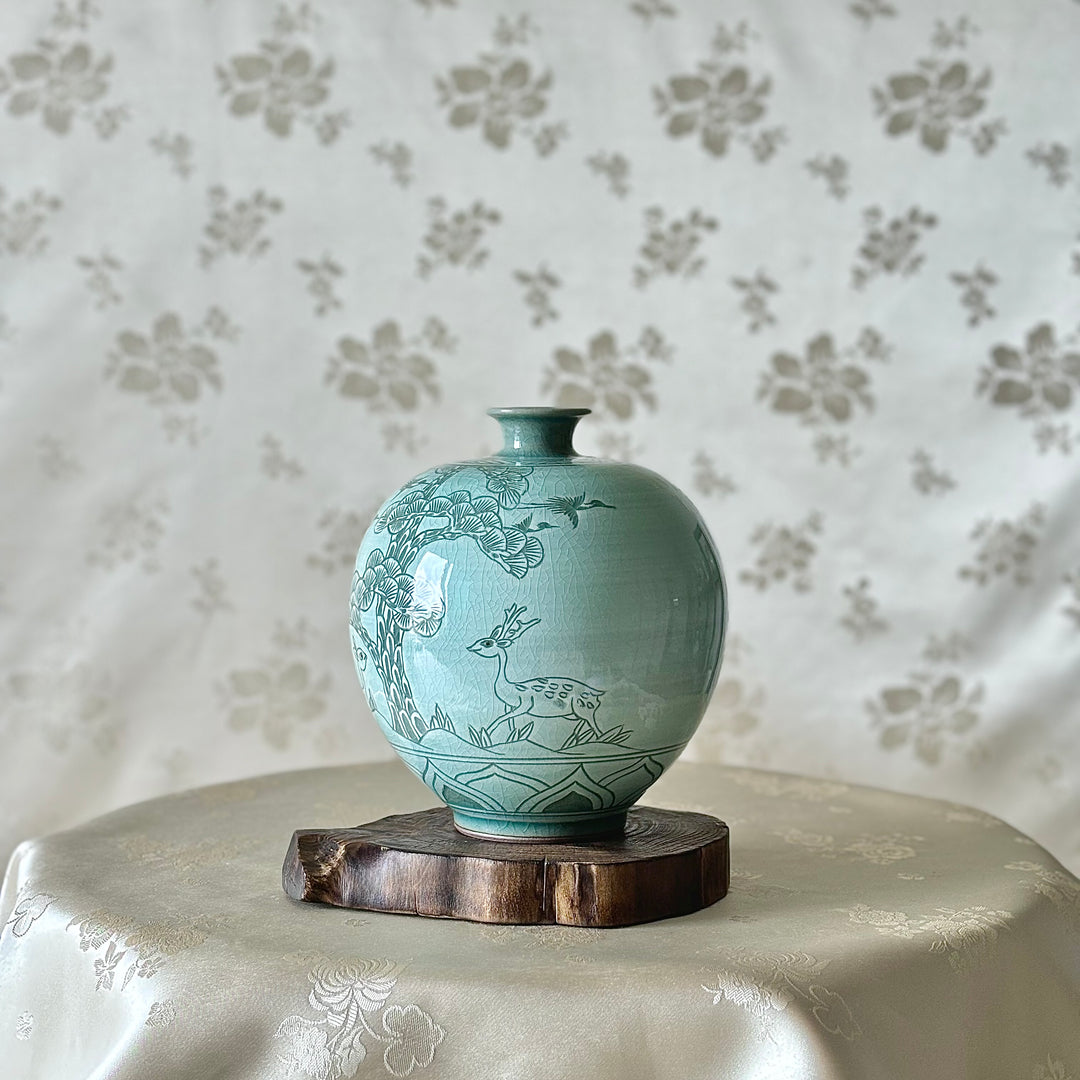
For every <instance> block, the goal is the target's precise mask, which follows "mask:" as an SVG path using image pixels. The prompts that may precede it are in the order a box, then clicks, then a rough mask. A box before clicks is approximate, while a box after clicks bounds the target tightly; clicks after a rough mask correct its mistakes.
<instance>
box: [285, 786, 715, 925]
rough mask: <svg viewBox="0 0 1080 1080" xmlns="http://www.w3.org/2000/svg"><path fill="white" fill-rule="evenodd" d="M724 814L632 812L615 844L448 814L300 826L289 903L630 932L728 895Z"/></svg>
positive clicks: (288, 870) (292, 849) (289, 864)
mask: <svg viewBox="0 0 1080 1080" xmlns="http://www.w3.org/2000/svg"><path fill="white" fill-rule="evenodd" d="M729 878H730V866H729V857H728V828H727V826H726V825H725V824H724V823H723V822H722V821H719V820H718V819H717V818H714V817H709V816H708V815H707V814H695V813H689V812H686V811H680V810H661V809H658V808H654V807H645V806H643V807H635V808H634V809H632V810H631V811H630V813H629V814H628V816H627V824H626V833H625V834H624V835H623V836H620V837H612V838H608V839H599V840H591V841H583V842H544V843H513V842H501V841H492V840H479V839H474V838H472V837H468V836H465V835H463V834H462V833H459V832H458V831H457V830H456V829H455V828H454V824H453V817H452V815H451V813H450V811H449V810H448V809H447V808H446V807H438V808H437V809H433V810H424V811H421V812H420V813H415V814H398V815H394V816H391V817H385V818H380V819H379V820H378V821H373V822H370V823H369V824H367V825H361V826H358V827H357V828H355V829H335V830H328V829H300V830H298V831H297V832H295V833H294V834H293V838H292V842H291V843H290V845H289V851H288V854H287V855H286V856H285V863H284V865H283V866H282V871H281V880H282V886H283V887H284V889H285V892H286V893H288V895H289V896H291V897H292V898H293V899H294V900H305V901H311V902H315V903H322V904H333V905H335V906H337V907H346V908H360V909H363V910H366V911H387V912H396V913H401V914H410V915H424V916H428V917H432V918H442V919H466V920H469V921H472V922H484V923H509V924H517V925H543V924H551V923H558V924H560V925H563V926H592V927H604V926H632V925H635V924H637V923H643V922H651V921H653V920H654V919H666V918H670V917H671V916H674V915H688V914H690V913H691V912H694V911H700V910H701V909H702V908H704V907H708V906H709V905H710V904H713V903H715V902H716V901H717V900H719V899H720V898H721V897H723V896H724V895H725V894H726V893H727V890H728V884H729Z"/></svg>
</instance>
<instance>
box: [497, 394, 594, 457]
mask: <svg viewBox="0 0 1080 1080" xmlns="http://www.w3.org/2000/svg"><path fill="white" fill-rule="evenodd" d="M589 411H590V410H589V409H550V408H543V407H541V406H533V407H528V408H514V409H488V416H491V417H494V418H495V419H496V420H497V421H498V422H499V426H500V427H501V428H502V433H503V448H502V449H501V450H500V451H499V456H501V457H514V458H523V457H574V456H575V455H576V453H577V451H576V450H575V449H574V428H575V427H577V422H578V421H579V420H580V419H581V418H582V417H583V416H586V415H588V413H589Z"/></svg>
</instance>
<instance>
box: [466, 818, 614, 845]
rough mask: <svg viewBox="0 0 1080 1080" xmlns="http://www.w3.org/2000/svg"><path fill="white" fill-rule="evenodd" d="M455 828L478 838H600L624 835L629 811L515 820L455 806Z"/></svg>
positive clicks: (516, 840)
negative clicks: (556, 819)
mask: <svg viewBox="0 0 1080 1080" xmlns="http://www.w3.org/2000/svg"><path fill="white" fill-rule="evenodd" d="M454 828H455V829H457V831H458V832H460V833H464V834H465V835H466V836H473V837H476V839H478V840H504V841H508V842H510V843H516V844H522V843H525V844H527V843H529V842H533V841H535V842H536V843H543V842H546V841H550V840H575V841H576V840H600V839H603V838H605V837H611V836H622V834H623V832H624V831H625V830H626V811H625V810H620V811H619V812H618V813H615V814H601V815H599V816H593V817H588V818H582V819H580V820H578V821H573V820H570V821H513V820H507V819H505V818H500V817H495V816H489V815H487V814H469V813H464V812H462V811H461V810H454Z"/></svg>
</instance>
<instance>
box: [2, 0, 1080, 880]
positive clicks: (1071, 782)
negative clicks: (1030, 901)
mask: <svg viewBox="0 0 1080 1080" xmlns="http://www.w3.org/2000/svg"><path fill="white" fill-rule="evenodd" d="M1078 48H1080V3H1078V2H1077V0H1040V2H1037V3H1029V4H1022V3H1016V2H1014V0H956V2H952V0H949V2H947V3H944V4H941V3H930V2H929V0H850V2H848V0H832V2H829V3H814V4H807V3H799V2H797V0H785V2H776V3H771V4H756V3H751V2H749V0H744V2H735V0H732V2H730V3H728V2H725V3H712V2H705V0H631V2H624V0H602V2H600V0H598V2H593V3H588V4H581V3H574V2H572V0H559V2H546V3H532V4H526V5H524V6H523V5H522V4H519V3H517V2H515V0H508V2H506V3H487V2H481V0H357V2H347V0H312V2H309V3H291V4H285V5H278V6H275V5H272V4H270V3H259V2H256V0H246V2H241V0H159V2H157V3H154V4H152V5H151V4H146V3H140V2H138V0H65V2H61V3H58V4H55V5H54V6H51V7H50V5H49V4H47V3H36V2H31V0H21V2H20V0H15V2H11V3H5V4H3V5H2V7H0V359H2V365H3V367H2V377H0V407H2V410H3V414H2V415H3V422H2V424H0V446H2V449H3V457H2V484H3V496H4V498H3V518H2V520H3V532H2V545H3V546H2V551H3V559H2V564H0V586H2V591H0V649H2V656H3V671H2V678H0V738H2V746H3V755H2V759H0V822H2V829H0V855H6V854H7V852H8V851H9V850H10V849H11V847H12V846H13V845H14V843H15V842H17V841H18V840H19V839H21V838H23V837H25V836H28V835H32V834H39V833H42V832H44V831H48V830H53V829H56V828H59V827H62V826H66V825H68V824H71V823H74V822H76V821H78V820H80V819H83V818H85V817H87V816H89V815H91V814H95V813H98V812H100V811H103V810H105V809H107V808H110V807H114V806H117V805H119V804H122V803H126V802H130V801H133V800H136V799H141V798H145V797H148V796H151V795H155V794H158V793H162V792H166V791H170V790H174V789H178V788H183V787H187V786H190V785H195V784H201V783H207V782H211V781H217V780H223V779H227V778H231V777H239V776H242V775H247V774H253V773H261V772H266V771H271V770H279V769H286V768H296V767H301V766H308V765H314V764H324V763H331V762H348V761H354V760H361V759H378V758H383V757H388V756H389V750H388V747H387V746H386V744H385V742H384V740H383V739H382V737H381V736H380V735H379V733H378V731H377V729H376V727H375V724H374V723H373V721H372V719H371V717H370V715H369V714H368V713H367V711H366V707H365V704H364V699H363V695H362V693H361V692H360V690H359V687H358V685H357V683H356V680H355V677H354V675H353V672H352V671H351V660H350V655H349V646H348V634H347V629H346V622H347V620H346V609H347V597H348V592H349V580H350V575H351V568H352V562H353V556H354V552H355V549H356V547H357V544H358V542H359V539H360V537H361V535H362V533H363V531H364V528H365V526H366V524H367V522H368V520H369V519H370V516H371V515H372V513H373V511H374V509H375V508H376V507H377V505H378V504H379V503H380V502H381V500H382V499H383V498H384V497H385V496H386V495H387V494H388V493H389V492H391V491H392V490H393V489H394V488H395V487H397V486H398V485H399V484H400V483H401V482H402V481H404V480H405V479H407V478H408V477H409V476H410V475H412V474H413V473H415V472H417V471H419V470H420V469H421V468H423V467H426V466H428V465H431V464H434V463H437V462H440V461H447V460H453V459H457V458H461V457H463V456H471V455H475V454H477V453H481V452H485V451H489V450H492V449H494V448H495V447H496V446H497V444H498V438H497V432H496V430H495V426H494V425H493V424H492V423H491V421H489V420H487V419H486V418H485V417H484V416H483V410H484V409H485V408H486V407H488V406H491V405H512V404H536V403H561V404H574V405H589V406H591V407H592V409H593V410H594V415H593V416H592V417H590V418H589V419H588V420H587V421H585V423H584V424H583V425H582V430H581V435H580V440H579V445H580V446H581V448H582V449H583V450H585V451H587V452H593V453H603V454H605V455H608V456H614V457H618V458H622V459H627V460H633V461H636V462H639V463H641V464H644V465H647V466H649V467H651V468H654V469H656V470H658V471H659V472H661V473H663V474H664V475H666V476H668V477H669V478H671V479H672V480H674V481H675V482H676V483H678V484H679V485H680V486H681V487H683V488H684V489H685V490H686V491H688V492H689V493H690V494H691V496H692V497H693V498H694V499H695V501H696V502H697V504H698V505H699V506H700V507H701V509H702V511H703V513H704V514H705V516H706V518H707V520H708V522H709V525H710V528H711V529H712V531H713V533H714V535H715V538H716V541H717V543H718V545H719V547H720V550H721V552H722V553H723V555H724V559H725V563H726V569H727V574H728V577H729V581H730V585H731V593H732V618H731V632H732V638H731V645H730V649H729V651H728V655H727V658H726V661H725V666H724V671H723V673H722V676H721V680H720V683H719V686H718V688H717V693H716V697H715V700H714V702H713V705H712V707H711V709H710V712H709V714H708V716H707V718H706V720H705V722H704V724H703V726H702V728H701V730H700V732H699V734H698V735H697V737H696V738H695V741H694V743H693V744H692V750H691V751H689V752H688V753H689V756H691V757H695V758H697V759H708V760H722V761H725V762H728V763H747V764H753V765H761V766H768V767H771V768H776V769H782V770H795V771H801V772H807V773H811V774H817V775H819V776H825V777H831V778H837V779H857V780H860V781H863V782H869V783H874V784H879V785H882V786H886V787H893V788H898V789H903V790H906V791H911V792H924V793H929V794H935V795H940V796H944V797H947V798H950V799H954V800H958V801H963V802H967V803H971V804H974V805H976V806H978V807H981V808H983V809H985V810H987V811H991V812H993V813H994V814H997V815H1000V816H1002V817H1004V818H1006V819H1007V820H1008V821H1010V822H1011V823H1013V824H1015V825H1016V826H1018V827H1020V828H1021V829H1023V830H1025V831H1027V832H1028V833H1030V834H1031V835H1032V836H1034V837H1035V838H1036V839H1038V840H1039V841H1040V842H1042V843H1044V844H1045V845H1046V846H1048V847H1049V848H1050V850H1051V851H1053V852H1054V853H1055V854H1056V855H1057V856H1058V857H1059V858H1060V859H1062V860H1063V861H1065V862H1066V863H1068V864H1069V865H1070V866H1071V867H1072V868H1073V869H1074V870H1075V869H1080V830H1078V829H1077V828H1076V822H1077V821H1078V820H1080V724H1078V720H1080V705H1078V702H1080V533H1078V526H1080V470H1078V468H1077V461H1078V460H1080V407H1078V405H1077V400H1078V397H1080V325H1078V319H1080V303H1078V301H1080V276H1078V275H1080V197H1078V196H1080V127H1078V121H1077V113H1076V109H1075V94H1076V86H1077V83H1076V57H1077V55H1078ZM298 824H303V823H302V822H298ZM342 824H343V825H346V824H351V822H348V821H343V822H342Z"/></svg>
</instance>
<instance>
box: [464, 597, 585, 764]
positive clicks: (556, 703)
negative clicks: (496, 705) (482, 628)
mask: <svg viewBox="0 0 1080 1080" xmlns="http://www.w3.org/2000/svg"><path fill="white" fill-rule="evenodd" d="M525 611H526V609H525V608H523V607H518V606H517V605H515V606H513V607H508V608H506V609H505V612H506V618H504V619H503V621H502V622H501V623H499V625H498V626H496V627H495V629H494V630H492V631H491V635H490V637H485V638H479V639H478V640H476V641H474V642H473V643H472V644H471V645H470V646H469V647H468V648H469V652H473V653H476V655H477V656H484V657H487V658H488V659H489V660H498V662H499V670H498V673H497V674H496V675H495V696H496V697H497V698H498V699H499V700H500V701H501V702H502V703H503V705H505V706H506V709H505V711H504V712H503V714H502V716H501V717H500V718H499V719H498V720H496V721H495V723H494V724H493V725H492V727H491V728H490V729H489V734H490V733H491V732H493V731H495V729H496V728H498V727H499V726H500V725H502V724H503V723H507V724H509V725H510V734H511V737H513V736H514V735H516V730H515V726H514V721H515V720H516V719H517V718H518V717H519V716H531V717H534V718H535V719H537V720H574V721H576V722H577V723H576V726H575V728H574V731H573V733H572V734H571V735H570V736H569V737H568V738H567V740H566V743H564V744H563V745H564V747H565V746H567V745H570V744H571V743H574V742H579V741H581V738H582V737H583V736H584V735H585V734H586V732H588V733H591V734H592V735H594V736H595V737H596V738H601V737H602V736H603V735H604V732H602V731H601V730H600V727H599V726H598V725H597V723H596V711H597V709H599V708H600V698H601V697H602V696H603V694H604V691H603V690H597V689H596V688H595V687H592V686H589V685H588V684H586V683H583V682H579V681H578V680H577V679H570V678H567V677H565V676H562V675H541V676H538V677H536V678H532V679H526V680H525V681H524V682H513V681H512V680H511V679H510V678H509V677H508V676H507V674H506V650H507V649H509V648H510V646H511V645H513V644H514V642H515V641H517V639H518V638H519V637H521V635H522V634H524V633H525V631H526V630H528V629H529V627H530V626H535V625H536V624H537V623H538V622H539V621H540V620H539V619H530V620H529V621H528V622H523V621H522V618H521V616H522V615H524V614H525Z"/></svg>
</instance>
